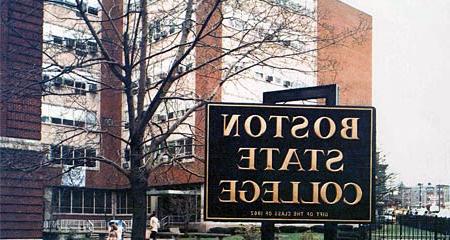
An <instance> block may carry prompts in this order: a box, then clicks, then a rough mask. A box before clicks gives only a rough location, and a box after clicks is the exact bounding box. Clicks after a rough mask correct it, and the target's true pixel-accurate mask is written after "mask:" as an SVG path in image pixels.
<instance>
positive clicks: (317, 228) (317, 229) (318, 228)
mask: <svg viewBox="0 0 450 240" xmlns="http://www.w3.org/2000/svg"><path fill="white" fill-rule="evenodd" d="M311 231H312V232H315V233H324V232H325V231H324V227H323V226H322V225H314V226H312V227H311Z"/></svg>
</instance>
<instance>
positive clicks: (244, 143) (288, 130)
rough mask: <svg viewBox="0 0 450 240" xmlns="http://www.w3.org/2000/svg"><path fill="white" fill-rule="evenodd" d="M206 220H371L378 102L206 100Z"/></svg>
mask: <svg viewBox="0 0 450 240" xmlns="http://www.w3.org/2000/svg"><path fill="white" fill-rule="evenodd" d="M206 112H207V117H206V152H205V155H206V183H205V184H206V186H205V202H204V204H205V211H204V217H205V220H208V221H261V220H268V221H277V222H348V223H368V222H371V221H372V219H373V217H374V212H373V210H374V204H375V203H374V156H375V108H373V107H342V106H337V107H329V106H312V105H308V106H298V105H297V106H290V105H263V104H231V103H211V104H208V105H207V107H206Z"/></svg>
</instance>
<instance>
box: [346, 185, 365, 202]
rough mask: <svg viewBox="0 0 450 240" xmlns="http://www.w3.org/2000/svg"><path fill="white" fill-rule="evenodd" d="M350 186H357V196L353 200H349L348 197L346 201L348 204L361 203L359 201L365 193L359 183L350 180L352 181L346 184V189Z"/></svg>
mask: <svg viewBox="0 0 450 240" xmlns="http://www.w3.org/2000/svg"><path fill="white" fill-rule="evenodd" d="M348 186H353V187H354V188H355V191H356V193H355V194H356V196H355V200H353V202H349V201H347V199H345V198H344V203H346V204H348V205H355V204H357V203H359V201H361V198H362V194H363V193H362V189H361V187H360V186H359V185H358V184H356V183H352V182H350V183H346V184H344V191H345V189H346V188H347V187H348Z"/></svg>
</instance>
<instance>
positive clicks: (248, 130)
mask: <svg viewBox="0 0 450 240" xmlns="http://www.w3.org/2000/svg"><path fill="white" fill-rule="evenodd" d="M255 118H256V119H258V120H259V131H258V133H253V132H252V128H251V125H252V120H253V119H255ZM244 129H245V132H246V133H247V134H248V135H249V136H251V137H254V138H256V137H260V136H261V135H263V134H264V133H265V132H266V129H267V124H266V121H265V120H264V118H262V117H261V116H259V115H251V116H249V117H248V118H247V119H245V122H244Z"/></svg>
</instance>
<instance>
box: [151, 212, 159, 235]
mask: <svg viewBox="0 0 450 240" xmlns="http://www.w3.org/2000/svg"><path fill="white" fill-rule="evenodd" d="M158 228H159V220H158V218H157V217H156V213H155V212H152V214H150V231H151V233H150V238H151V239H153V240H156V235H157V234H158Z"/></svg>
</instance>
